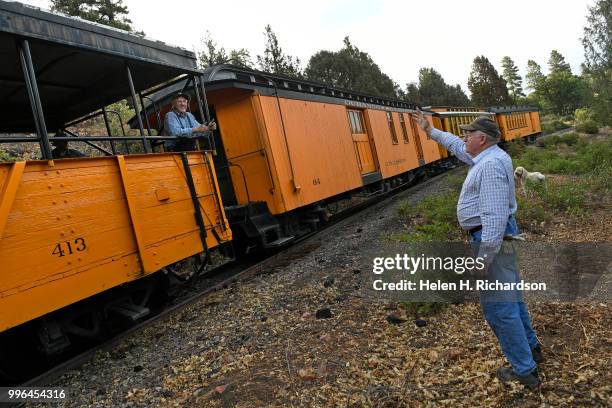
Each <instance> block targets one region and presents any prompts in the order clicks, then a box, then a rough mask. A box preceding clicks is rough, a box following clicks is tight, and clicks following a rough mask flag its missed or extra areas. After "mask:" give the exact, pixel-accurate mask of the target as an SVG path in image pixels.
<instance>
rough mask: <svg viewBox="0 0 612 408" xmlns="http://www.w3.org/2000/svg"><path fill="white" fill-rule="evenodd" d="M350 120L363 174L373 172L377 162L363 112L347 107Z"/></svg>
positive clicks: (356, 152) (358, 160)
mask: <svg viewBox="0 0 612 408" xmlns="http://www.w3.org/2000/svg"><path fill="white" fill-rule="evenodd" d="M347 114H348V120H349V124H350V127H351V135H352V137H353V146H354V147H355V154H356V155H357V162H358V163H359V169H360V170H361V174H367V173H372V172H375V171H376V162H375V161H374V154H373V152H372V145H371V142H370V136H369V135H368V131H367V130H366V127H365V122H364V120H363V112H362V111H360V110H354V109H347Z"/></svg>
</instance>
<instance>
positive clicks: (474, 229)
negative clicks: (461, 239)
mask: <svg viewBox="0 0 612 408" xmlns="http://www.w3.org/2000/svg"><path fill="white" fill-rule="evenodd" d="M512 216H513V214H510V215H509V216H508V221H510V219H511V218H512ZM481 230H482V225H479V226H477V227H474V228H470V229H469V230H468V231H467V232H468V234H470V235H474V234H475V233H477V232H478V231H481Z"/></svg>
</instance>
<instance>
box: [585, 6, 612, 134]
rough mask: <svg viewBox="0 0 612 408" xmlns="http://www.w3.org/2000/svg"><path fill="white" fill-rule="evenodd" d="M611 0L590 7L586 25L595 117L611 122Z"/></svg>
mask: <svg viewBox="0 0 612 408" xmlns="http://www.w3.org/2000/svg"><path fill="white" fill-rule="evenodd" d="M611 27H612V0H597V1H596V2H595V4H594V5H593V7H589V14H588V16H587V25H586V26H585V27H584V37H582V45H583V47H584V58H585V62H584V66H583V71H584V74H585V76H586V77H587V79H588V80H589V82H590V84H591V86H592V90H593V102H592V106H593V111H594V113H595V119H596V120H597V121H599V122H600V123H602V124H607V125H612V38H611V37H612V28H611Z"/></svg>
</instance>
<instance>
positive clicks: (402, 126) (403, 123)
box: [399, 113, 410, 143]
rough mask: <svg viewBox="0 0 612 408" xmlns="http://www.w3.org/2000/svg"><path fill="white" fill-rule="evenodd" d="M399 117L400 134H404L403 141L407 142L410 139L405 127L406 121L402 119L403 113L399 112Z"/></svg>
mask: <svg viewBox="0 0 612 408" xmlns="http://www.w3.org/2000/svg"><path fill="white" fill-rule="evenodd" d="M399 118H400V127H401V128H402V136H404V143H408V142H409V141H410V140H409V139H408V130H407V129H406V122H405V121H404V114H403V113H400V114H399Z"/></svg>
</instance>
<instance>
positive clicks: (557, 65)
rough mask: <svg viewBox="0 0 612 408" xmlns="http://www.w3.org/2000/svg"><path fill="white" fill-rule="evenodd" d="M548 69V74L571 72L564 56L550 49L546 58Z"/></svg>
mask: <svg viewBox="0 0 612 408" xmlns="http://www.w3.org/2000/svg"><path fill="white" fill-rule="evenodd" d="M548 69H549V71H550V72H549V73H550V74H554V73H557V72H569V73H570V74H571V73H572V70H571V68H570V65H569V64H568V63H567V62H566V61H565V58H564V57H563V55H561V53H559V51H557V50H552V51H551V52H550V58H549V59H548Z"/></svg>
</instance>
